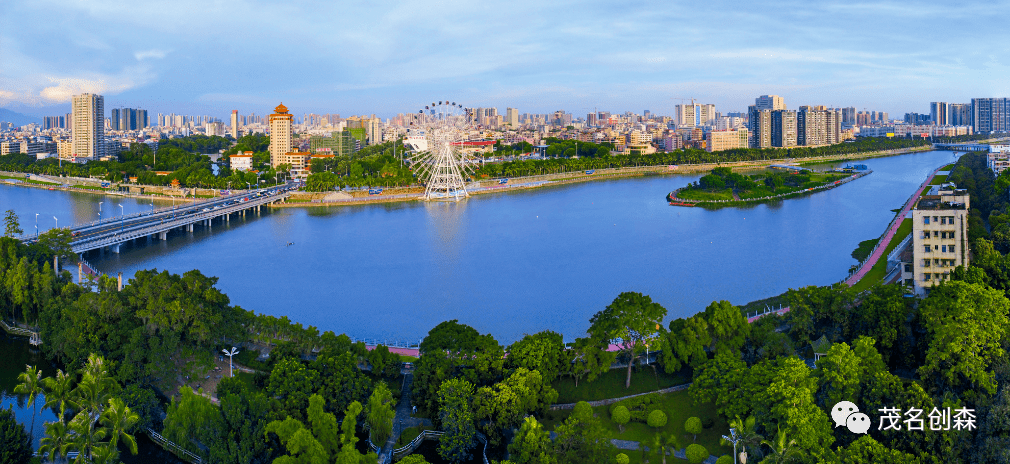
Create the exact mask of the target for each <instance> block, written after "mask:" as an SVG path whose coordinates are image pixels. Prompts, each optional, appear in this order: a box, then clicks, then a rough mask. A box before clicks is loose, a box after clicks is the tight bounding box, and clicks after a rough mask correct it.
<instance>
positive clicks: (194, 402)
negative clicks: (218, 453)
mask: <svg viewBox="0 0 1010 464" xmlns="http://www.w3.org/2000/svg"><path fill="white" fill-rule="evenodd" d="M179 394H180V395H179V397H178V398H172V403H171V404H170V405H169V406H168V412H167V413H166V415H165V421H164V428H163V429H162V432H161V434H162V435H163V436H164V437H165V438H167V439H169V440H170V441H173V442H175V443H177V444H179V445H180V446H182V447H183V448H186V449H187V450H188V451H190V452H192V453H196V454H198V455H202V456H206V454H207V453H206V452H205V451H204V450H203V449H201V446H200V445H203V447H209V446H210V445H212V444H213V443H215V442H216V441H217V440H218V439H219V437H220V436H221V435H222V433H223V430H224V419H223V418H222V417H221V411H220V410H219V409H218V408H216V407H215V406H214V405H213V404H212V403H211V402H210V398H207V397H205V396H203V395H199V394H197V393H194V392H193V390H192V389H190V388H187V387H184V386H183V387H179Z"/></svg>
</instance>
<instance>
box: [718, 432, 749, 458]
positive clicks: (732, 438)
mask: <svg viewBox="0 0 1010 464" xmlns="http://www.w3.org/2000/svg"><path fill="white" fill-rule="evenodd" d="M722 439H723V440H726V441H728V442H730V443H732V444H733V462H734V463H736V462H737V458H736V443H737V442H738V441H740V437H738V436H736V428H731V429H729V436H728V437H727V436H726V435H723V436H722ZM746 459H747V458H746V457H745V458H744V460H746Z"/></svg>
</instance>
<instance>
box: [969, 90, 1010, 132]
mask: <svg viewBox="0 0 1010 464" xmlns="http://www.w3.org/2000/svg"><path fill="white" fill-rule="evenodd" d="M971 122H972V125H973V126H974V129H975V133H976V134H978V133H983V134H987V133H992V132H1008V131H1010V98H972V99H971Z"/></svg>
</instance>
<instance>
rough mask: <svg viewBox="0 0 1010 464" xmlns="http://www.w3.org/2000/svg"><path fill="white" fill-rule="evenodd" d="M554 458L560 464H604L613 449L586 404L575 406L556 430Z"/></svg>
mask: <svg viewBox="0 0 1010 464" xmlns="http://www.w3.org/2000/svg"><path fill="white" fill-rule="evenodd" d="M555 432H557V438H555V439H554V455H555V456H557V457H558V463H559V464H582V463H589V464H604V463H607V462H608V461H609V459H607V456H608V455H609V454H610V452H611V451H610V450H611V448H612V447H613V445H612V444H611V443H610V438H609V437H608V436H607V432H606V430H604V428H603V426H602V425H601V424H600V421H599V419H597V418H596V417H594V416H593V408H592V407H591V406H589V403H586V402H585V401H579V402H578V403H577V404H576V405H575V409H574V410H573V411H572V414H571V415H569V416H568V418H567V419H565V421H564V422H562V423H561V424H559V425H558V427H557V428H556V429H555Z"/></svg>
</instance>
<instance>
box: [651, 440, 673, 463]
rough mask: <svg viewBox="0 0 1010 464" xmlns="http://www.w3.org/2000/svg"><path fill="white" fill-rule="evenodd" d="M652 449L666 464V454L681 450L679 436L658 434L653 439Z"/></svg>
mask: <svg viewBox="0 0 1010 464" xmlns="http://www.w3.org/2000/svg"><path fill="white" fill-rule="evenodd" d="M652 449H653V452H656V453H659V455H660V456H662V458H663V464H666V452H667V451H676V450H679V449H680V441H679V440H677V435H675V434H672V433H670V434H665V433H657V434H656V436H655V437H653V439H652Z"/></svg>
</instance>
